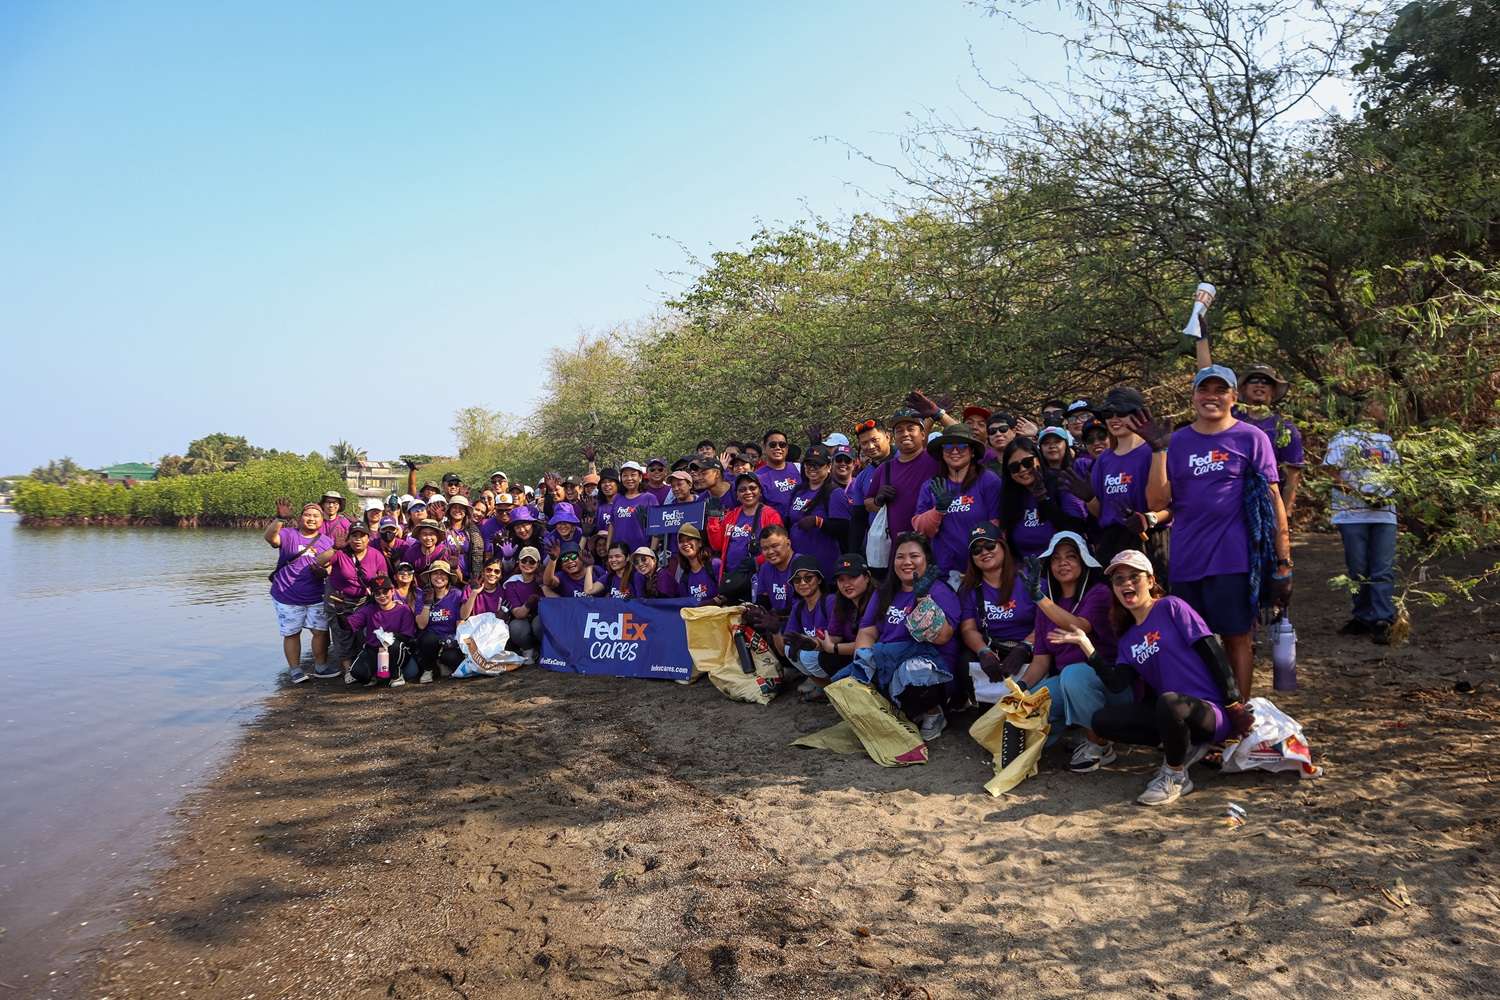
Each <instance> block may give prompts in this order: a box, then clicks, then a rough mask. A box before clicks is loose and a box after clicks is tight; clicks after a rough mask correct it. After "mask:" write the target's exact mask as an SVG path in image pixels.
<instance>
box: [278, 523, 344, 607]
mask: <svg viewBox="0 0 1500 1000" xmlns="http://www.w3.org/2000/svg"><path fill="white" fill-rule="evenodd" d="M353 526H354V522H352V521H350V520H349V519H348V518H347V517H345V516H344V515H343V513H342V512H340V513H338V514H335V515H334V516H333V517H330V518H324V520H323V527H321V528H319V529H318V530H319V531H320V532H322V533H323V534H325V535H327V536H328V537H329V538H331V539H333V544H334V547H335V548H337V547H339V546H342V545H343V544H344V542H346V541H348V540H349V529H350V528H352V527H353ZM282 603H283V604H285V603H286V602H285V601H283V602H282Z"/></svg>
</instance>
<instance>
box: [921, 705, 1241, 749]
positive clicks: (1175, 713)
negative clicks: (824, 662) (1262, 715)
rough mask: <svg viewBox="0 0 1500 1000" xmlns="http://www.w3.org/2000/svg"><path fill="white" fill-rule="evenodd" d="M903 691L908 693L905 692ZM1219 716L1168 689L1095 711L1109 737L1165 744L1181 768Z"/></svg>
mask: <svg viewBox="0 0 1500 1000" xmlns="http://www.w3.org/2000/svg"><path fill="white" fill-rule="evenodd" d="M902 693H903V694H904V693H905V692H902ZM1217 722H1218V716H1217V715H1215V714H1214V709H1213V706H1212V705H1210V704H1209V703H1208V702H1206V701H1200V700H1198V699H1197V698H1194V697H1192V696H1191V695H1185V694H1177V693H1175V692H1172V691H1168V692H1167V693H1166V694H1164V695H1162V696H1161V697H1159V698H1157V699H1156V703H1155V704H1154V705H1153V704H1151V703H1149V702H1131V703H1130V704H1128V705H1105V706H1104V707H1103V708H1101V709H1099V711H1097V712H1095V713H1094V726H1093V729H1094V732H1096V733H1098V734H1099V735H1100V736H1102V737H1104V738H1105V739H1106V740H1118V741H1119V742H1121V743H1128V744H1130V745H1132V746H1138V747H1161V748H1162V749H1163V750H1164V751H1165V752H1166V755H1167V764H1168V765H1169V766H1171V767H1181V766H1182V762H1183V761H1185V760H1187V754H1188V747H1189V746H1190V745H1191V744H1194V743H1207V742H1209V741H1210V740H1212V739H1213V738H1214V730H1215V728H1216V726H1217Z"/></svg>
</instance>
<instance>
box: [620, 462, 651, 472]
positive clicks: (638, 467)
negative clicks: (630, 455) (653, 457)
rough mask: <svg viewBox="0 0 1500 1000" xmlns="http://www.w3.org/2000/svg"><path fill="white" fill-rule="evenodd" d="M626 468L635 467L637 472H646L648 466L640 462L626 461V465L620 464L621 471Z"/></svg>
mask: <svg viewBox="0 0 1500 1000" xmlns="http://www.w3.org/2000/svg"><path fill="white" fill-rule="evenodd" d="M626 469H634V470H635V471H636V472H645V471H646V467H645V466H644V465H642V464H641V463H640V462H626V463H625V464H624V465H621V466H620V471H621V472H624V471H625V470H626Z"/></svg>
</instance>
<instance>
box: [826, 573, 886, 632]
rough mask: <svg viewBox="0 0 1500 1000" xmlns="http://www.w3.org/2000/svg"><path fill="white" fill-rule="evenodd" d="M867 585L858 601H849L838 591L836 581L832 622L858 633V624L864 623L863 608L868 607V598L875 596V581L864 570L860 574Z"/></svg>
mask: <svg viewBox="0 0 1500 1000" xmlns="http://www.w3.org/2000/svg"><path fill="white" fill-rule="evenodd" d="M861 575H862V576H863V577H864V578H865V579H866V580H868V581H869V585H868V586H866V587H865V592H864V593H863V594H861V595H860V598H859V601H858V602H855V601H851V600H849V598H847V597H845V596H844V592H843V591H842V590H839V589H838V583H837V580H835V582H834V588H833V620H834V621H835V622H839V623H841V624H843V625H845V626H847V627H849V629H850V631H851V632H855V633H857V632H858V631H859V623H860V622H862V621H864V618H865V608H867V607H869V606H870V598H872V597H874V596H875V589H876V588H875V581H874V580H872V579H871V578H870V571H869V570H865V571H864V573H863V574H861Z"/></svg>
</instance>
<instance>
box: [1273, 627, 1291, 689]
mask: <svg viewBox="0 0 1500 1000" xmlns="http://www.w3.org/2000/svg"><path fill="white" fill-rule="evenodd" d="M1271 671H1272V684H1273V685H1274V686H1275V688H1276V690H1278V691H1295V690H1297V630H1296V629H1295V628H1293V627H1292V620H1291V619H1290V618H1288V617H1287V616H1286V615H1285V614H1284V613H1283V614H1282V616H1281V617H1280V618H1278V619H1276V620H1275V621H1274V622H1272V623H1271Z"/></svg>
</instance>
